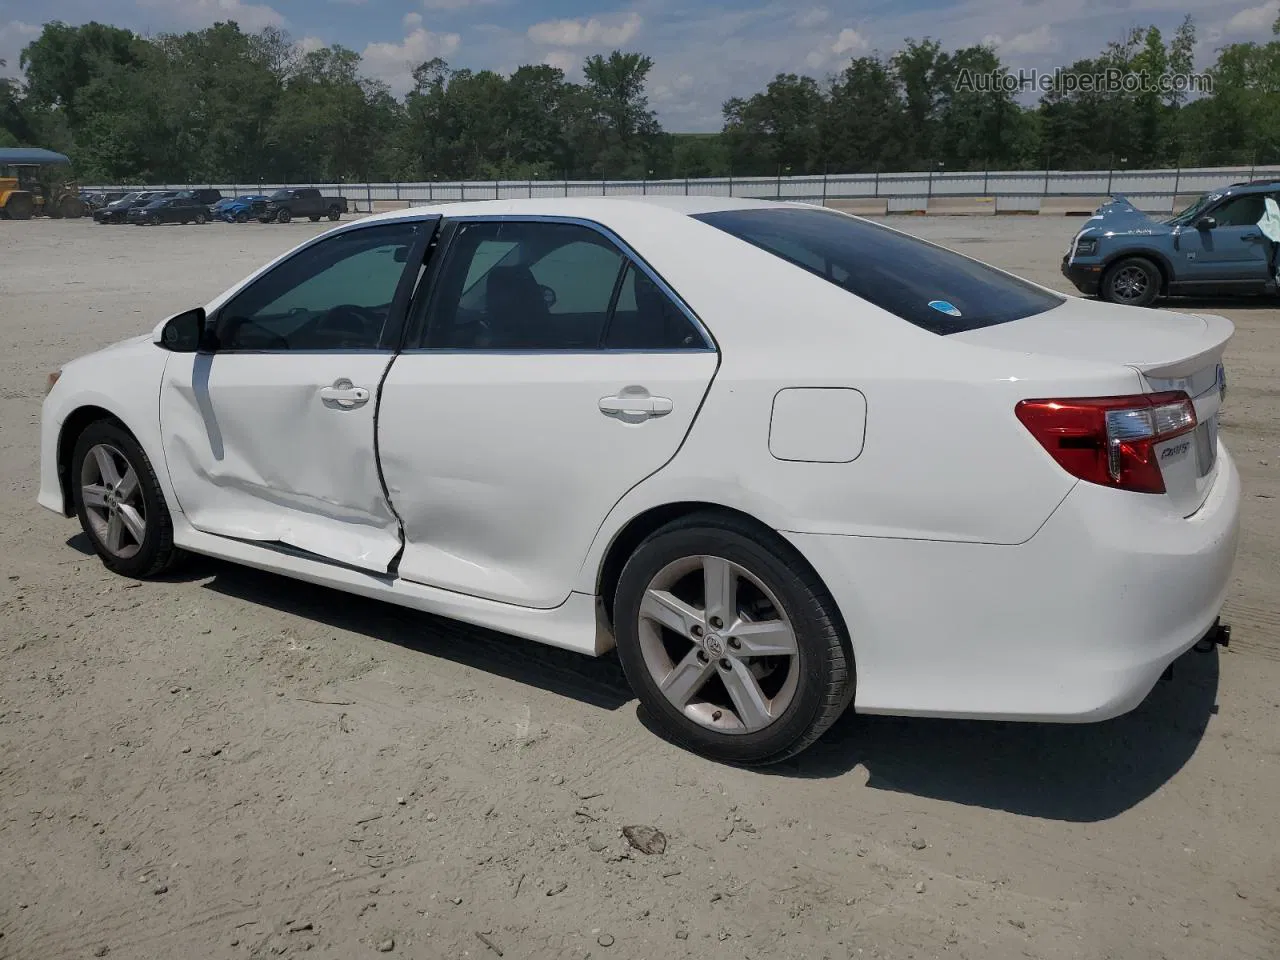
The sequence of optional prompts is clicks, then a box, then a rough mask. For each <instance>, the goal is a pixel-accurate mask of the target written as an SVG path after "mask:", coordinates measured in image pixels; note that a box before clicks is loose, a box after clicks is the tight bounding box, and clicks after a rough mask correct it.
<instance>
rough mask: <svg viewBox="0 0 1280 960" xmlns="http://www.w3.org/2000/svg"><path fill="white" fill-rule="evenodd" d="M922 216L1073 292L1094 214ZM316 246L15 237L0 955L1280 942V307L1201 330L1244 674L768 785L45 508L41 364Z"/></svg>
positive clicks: (112, 232)
mask: <svg viewBox="0 0 1280 960" xmlns="http://www.w3.org/2000/svg"><path fill="white" fill-rule="evenodd" d="M896 222H897V223H899V224H902V225H904V226H905V228H906V229H908V230H912V231H915V232H918V233H920V234H921V235H924V236H927V237H930V238H932V239H937V240H940V241H942V242H945V243H949V244H952V245H955V246H957V248H958V249H961V250H964V251H967V252H970V253H974V254H976V255H978V256H980V257H982V258H984V259H988V260H990V261H991V262H993V263H996V264H999V265H1001V266H1003V267H1006V268H1010V269H1013V270H1015V271H1017V272H1021V273H1024V274H1026V275H1029V276H1031V277H1033V278H1035V279H1038V280H1040V281H1042V282H1045V283H1048V284H1051V285H1053V286H1055V287H1058V288H1060V289H1066V287H1065V285H1064V284H1065V281H1063V279H1062V277H1061V276H1060V275H1059V274H1058V261H1059V258H1060V256H1061V252H1062V250H1063V249H1064V248H1065V246H1066V243H1067V241H1068V238H1069V237H1070V235H1071V234H1072V232H1073V231H1074V230H1075V229H1077V228H1078V227H1079V221H1077V220H1072V219H1038V218H1034V217H1026V218H1001V219H998V220H995V219H976V218H971V219H965V218H930V219H924V218H903V219H900V220H897V221H896ZM318 229H319V228H317V227H313V226H311V225H309V224H305V223H304V224H293V225H290V226H259V225H257V224H251V225H247V226H243V227H233V226H228V225H221V224H217V225H210V226H207V227H177V226H174V227H161V228H154V229H147V230H139V229H133V228H127V227H117V228H109V227H96V226H94V225H93V224H91V223H89V222H87V221H84V222H56V221H32V222H30V223H25V224H20V223H3V224H0V237H3V241H2V242H3V245H4V255H3V261H2V263H3V266H2V268H0V337H2V338H3V341H2V342H3V343H4V344H5V345H6V349H5V350H4V352H3V353H0V383H2V384H3V386H2V387H0V525H2V527H3V529H4V530H5V537H4V541H5V546H6V548H7V549H6V550H5V559H4V561H3V567H4V574H3V576H0V657H3V662H4V668H3V670H2V671H0V957H2V958H9V957H12V958H22V960H55V958H62V957H68V958H77V957H100V956H110V957H112V958H113V960H114V958H157V960H160V958H164V960H170V958H174V957H181V958H206V957H209V958H238V957H270V956H276V955H280V954H285V955H290V956H293V955H297V954H301V953H303V952H305V951H311V955H312V956H317V957H331V958H336V960H350V958H358V957H362V956H366V955H369V956H372V955H375V954H377V953H378V952H380V951H381V952H385V953H388V954H390V955H392V956H401V957H418V958H437V957H441V958H443V957H449V958H455V957H474V958H484V957H509V958H524V957H530V958H557V960H559V958H579V960H581V958H585V957H587V956H591V957H595V958H608V957H617V958H632V957H649V958H681V957H698V958H699V960H717V958H762V960H763V958H768V960H783V958H790V957H796V958H800V957H804V958H815V960H816V958H832V960H834V958H846V957H859V958H861V957H900V958H908V957H918V958H924V957H944V956H945V957H970V958H975V960H1003V958H1022V957H1031V958H1045V960H1049V958H1062V960H1067V958H1070V960H1079V958H1105V957H1114V958H1117V960H1121V958H1122V960H1157V958H1164V960H1173V958H1183V957H1187V958H1197V960H1201V958H1212V960H1230V958H1237V957H1240V958H1246V957H1247V958H1259V960H1274V958H1275V957H1277V956H1280V858H1278V856H1277V851H1278V850H1280V844H1277V834H1276V826H1275V824H1276V820H1275V798H1276V796H1277V795H1280V767H1278V761H1280V726H1278V725H1277V722H1276V709H1277V707H1280V615H1278V609H1280V600H1278V599H1277V597H1278V596H1280V590H1277V584H1280V571H1278V570H1277V566H1278V564H1280V560H1278V559H1277V558H1280V506H1278V505H1280V499H1277V498H1280V390H1278V389H1277V387H1276V379H1275V376H1276V371H1277V369H1280V310H1278V309H1276V306H1277V305H1276V303H1275V301H1274V300H1273V301H1271V302H1269V303H1262V302H1256V303H1249V302H1243V303H1232V302H1230V301H1221V302H1200V303H1196V304H1195V305H1194V307H1193V308H1194V309H1199V310H1211V311H1213V312H1220V313H1224V314H1226V315H1227V316H1229V317H1231V318H1232V319H1233V320H1234V321H1235V323H1236V325H1237V334H1236V338H1235V340H1234V341H1233V342H1232V345H1231V347H1230V350H1229V353H1228V356H1227V366H1228V371H1229V379H1230V392H1229V394H1228V401H1227V408H1226V411H1225V413H1224V436H1225V438H1226V442H1227V444H1228V445H1229V447H1230V448H1231V449H1232V451H1233V452H1234V454H1235V456H1236V458H1237V460H1238V462H1239V464H1240V467H1241V472H1242V474H1243V478H1244V489H1245V504H1244V510H1245V532H1244V536H1243V540H1242V545H1241V548H1240V554H1239V559H1238V561H1237V566H1236V573H1235V579H1234V583H1233V587H1232V590H1231V596H1230V600H1229V602H1228V607H1227V611H1226V614H1227V617H1228V619H1229V620H1230V621H1231V622H1232V623H1233V624H1234V627H1235V633H1234V637H1233V643H1232V646H1231V648H1230V649H1229V650H1228V651H1226V652H1223V653H1222V654H1221V655H1218V654H1217V653H1214V654H1207V655H1205V654H1194V653H1193V654H1189V655H1188V656H1187V657H1186V658H1184V659H1183V660H1181V661H1180V662H1179V663H1178V664H1176V666H1175V669H1174V671H1173V675H1172V678H1171V679H1170V680H1168V681H1166V682H1162V683H1161V684H1160V685H1159V686H1158V687H1157V689H1156V690H1155V692H1154V693H1153V694H1152V695H1151V697H1150V698H1149V699H1148V700H1147V702H1146V703H1144V704H1143V705H1142V706H1141V707H1140V708H1139V709H1138V710H1137V711H1135V712H1134V713H1132V714H1130V715H1128V716H1126V717H1123V718H1120V719H1118V720H1115V721H1111V722H1108V723H1103V724H1098V725H1090V726H1048V725H1042V726H1028V725H1016V724H997V723H974V722H952V721H931V720H914V719H888V718H860V717H854V716H852V715H850V716H847V717H846V718H845V719H844V720H842V721H841V722H840V723H839V724H838V725H837V727H836V728H835V729H834V730H833V731H832V732H831V734H830V735H828V736H827V737H826V738H825V740H823V741H822V742H821V743H820V744H819V745H818V746H817V747H815V748H814V749H812V750H810V751H809V752H808V753H806V754H805V755H803V756H802V757H801V758H799V759H798V760H796V761H793V762H791V763H789V764H787V765H784V766H782V767H780V768H778V769H774V770H770V771H767V772H759V771H756V772H752V771H743V770H738V769H733V768H729V767H723V766H716V765H713V764H710V763H708V762H705V761H702V760H700V759H698V758H696V757H694V756H691V755H689V754H687V753H684V752H681V751H680V750H678V749H675V748H674V747H671V746H669V745H668V744H666V743H665V742H664V741H663V740H661V739H659V738H658V737H657V736H655V735H654V734H653V732H652V731H651V730H650V729H648V728H647V727H646V726H645V724H644V722H643V718H642V717H640V716H638V714H637V710H636V704H635V701H634V700H633V699H632V698H631V696H630V694H629V693H628V691H627V689H626V687H625V685H624V683H623V681H622V677H621V674H620V671H619V669H618V666H617V663H616V661H615V660H614V659H613V658H612V657H608V658H604V659H602V660H600V661H592V660H589V659H586V658H579V657H575V656H572V655H569V654H564V653H561V652H559V651H555V650H551V649H546V648H540V647H535V646H533V645H530V644H526V643H523V642H521V641H517V640H514V639H511V638H508V637H504V636H501V635H497V634H491V633H486V632H482V631H477V630H474V629H471V628H464V627H461V626H458V625H454V624H450V623H448V622H445V621H439V620H434V619H432V618H430V617H426V616H419V615H416V614H413V613H410V612H407V611H404V610H400V609H398V608H394V607H390V606H384V605H380V604H377V603H374V602H370V601H364V600H360V599H356V598H352V597H348V596H345V595H341V594H337V593H331V592H328V591H325V590H322V589H318V588H314V587H310V586H306V585H302V584H298V583H295V582H292V581H289V580H286V579H283V578H280V577H276V576H272V575H269V574H264V573H257V572H253V571H249V570H245V569H240V568H236V567H233V566H230V565H227V564H222V563H216V562H212V561H196V562H194V563H193V564H192V565H191V566H190V567H188V568H187V569H185V570H184V572H183V573H182V575H181V576H178V577H175V578H173V579H171V580H166V581H161V582H148V583H133V582H129V581H125V580H122V579H120V578H117V577H113V576H111V575H108V574H107V572H106V571H105V570H104V569H103V567H102V566H101V565H100V564H99V563H98V561H97V560H96V559H95V558H93V557H92V556H90V555H88V552H87V549H88V548H87V544H86V541H85V540H84V538H83V537H82V536H81V535H79V532H78V528H77V527H76V525H75V524H74V522H72V521H66V520H60V519H59V518H57V517H55V516H53V515H52V514H49V513H47V512H45V511H43V510H41V509H39V508H38V507H37V505H36V503H35V495H36V486H37V482H36V477H37V462H38V442H37V441H38V425H39V413H40V401H41V397H42V393H43V386H44V378H45V374H46V372H47V371H49V370H51V369H54V368H56V367H57V366H58V365H59V364H60V363H61V362H63V361H65V360H67V359H69V358H71V357H73V356H76V355H79V354H82V353H85V352H88V351H90V350H93V349H96V348H98V347H100V346H103V345H105V344H107V343H110V342H112V341H115V340H118V339H121V338H122V337H125V336H128V335H131V334H134V333H137V332H141V331H144V330H146V329H149V328H150V327H151V326H152V325H153V324H154V322H155V321H156V320H158V319H160V318H162V317H163V316H166V315H168V314H170V313H173V312H176V311H178V310H180V309H183V308H186V307H189V306H193V305H195V304H199V303H204V302H205V301H206V300H207V299H209V298H210V297H211V296H212V295H213V294H215V293H217V292H218V291H219V290H221V289H223V288H224V287H226V286H227V285H229V284H230V283H232V282H234V281H235V280H237V279H239V278H240V277H241V276H243V275H244V274H245V273H247V272H248V271H249V270H250V269H251V268H253V267H255V266H257V265H258V264H260V263H262V262H264V261H265V260H266V259H267V258H268V257H270V256H273V255H275V254H277V253H279V252H281V251H283V250H284V249H286V248H287V247H289V246H291V245H292V244H293V243H295V242H297V241H299V240H301V239H302V238H304V237H306V236H309V235H311V234H313V233H315V232H317V230H318ZM1268 597H1270V599H1268ZM1082 599H1083V598H1082ZM630 825H649V826H652V827H656V828H657V829H658V830H660V831H661V832H662V833H663V834H664V835H665V849H663V850H662V852H653V853H645V852H642V851H641V850H640V849H637V848H634V847H633V846H632V845H631V844H630V843H629V842H628V841H627V840H626V839H625V838H624V837H623V833H622V831H623V828H624V827H627V826H630ZM637 842H638V843H639V844H640V846H642V847H645V848H646V849H650V850H652V849H655V847H656V846H661V844H655V843H654V842H653V838H652V837H646V836H639V837H637Z"/></svg>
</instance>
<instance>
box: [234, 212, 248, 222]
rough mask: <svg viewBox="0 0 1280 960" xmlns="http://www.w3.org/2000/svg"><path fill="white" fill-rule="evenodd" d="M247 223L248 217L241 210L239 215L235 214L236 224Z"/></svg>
mask: <svg viewBox="0 0 1280 960" xmlns="http://www.w3.org/2000/svg"><path fill="white" fill-rule="evenodd" d="M248 222H249V215H248V214H247V213H245V212H244V211H243V210H241V211H240V212H239V213H237V214H236V223H248Z"/></svg>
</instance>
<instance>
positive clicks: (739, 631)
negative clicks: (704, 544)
mask: <svg viewBox="0 0 1280 960" xmlns="http://www.w3.org/2000/svg"><path fill="white" fill-rule="evenodd" d="M638 627H639V640H640V651H641V654H642V656H643V658H644V663H645V666H646V668H647V669H648V670H649V673H650V675H651V676H652V678H653V680H654V683H655V684H656V685H657V687H658V689H659V690H660V691H661V692H662V694H663V695H664V696H665V697H666V698H667V700H668V701H669V702H670V703H671V704H672V705H673V706H674V707H675V708H676V709H677V710H680V711H681V712H682V713H683V714H684V715H685V716H686V717H688V718H689V719H690V720H693V721H694V722H696V723H698V724H699V725H701V726H703V727H705V728H707V729H709V730H712V731H715V732H718V733H729V734H735V733H736V734H743V733H755V732H757V731H759V730H762V729H764V728H765V727H767V726H769V724H771V723H773V722H774V721H775V720H777V719H779V718H780V717H781V716H782V715H783V714H784V713H785V712H786V710H787V707H788V706H789V705H790V704H791V701H792V699H793V698H794V697H795V693H796V688H797V685H798V682H799V675H800V649H799V644H798V642H797V640H796V633H795V629H794V627H793V626H792V624H791V622H790V620H789V619H788V618H787V615H786V613H785V611H784V610H783V608H782V604H781V603H779V602H778V599H777V597H776V596H774V594H773V592H772V591H770V590H769V588H768V587H767V586H765V584H764V583H763V582H762V581H761V580H760V578H759V577H757V576H756V575H755V574H753V573H751V571H749V570H747V569H746V568H745V567H743V566H741V565H739V564H736V563H733V562H731V561H729V560H725V559H723V558H721V557H714V556H695V557H685V558H682V559H680V560H676V561H674V562H672V563H669V564H667V565H666V566H665V567H663V568H662V569H661V570H660V571H658V573H657V575H656V576H655V577H654V578H653V579H652V580H651V581H650V583H649V586H648V588H647V589H646V590H645V593H644V598H643V600H642V601H641V604H640V613H639V624H638Z"/></svg>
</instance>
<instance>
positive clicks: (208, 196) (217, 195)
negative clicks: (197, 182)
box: [178, 187, 222, 207]
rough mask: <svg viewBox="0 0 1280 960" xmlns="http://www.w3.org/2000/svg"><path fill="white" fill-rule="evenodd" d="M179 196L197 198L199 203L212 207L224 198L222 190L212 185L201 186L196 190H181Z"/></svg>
mask: <svg viewBox="0 0 1280 960" xmlns="http://www.w3.org/2000/svg"><path fill="white" fill-rule="evenodd" d="M178 196H179V197H185V198H188V199H190V200H195V201H196V202H197V203H202V204H204V205H205V207H212V206H213V205H214V204H215V203H217V202H218V201H219V200H221V199H222V191H221V190H215V189H214V188H212V187H201V188H199V189H195V190H179V191H178Z"/></svg>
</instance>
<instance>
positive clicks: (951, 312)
mask: <svg viewBox="0 0 1280 960" xmlns="http://www.w3.org/2000/svg"><path fill="white" fill-rule="evenodd" d="M929 306H931V307H933V309H935V310H937V311H938V312H939V313H945V314H946V315H947V316H949V317H959V316H963V314H961V313H960V311H959V310H957V309H956V307H955V305H954V304H952V303H949V302H948V301H946V300H930V301H929Z"/></svg>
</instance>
